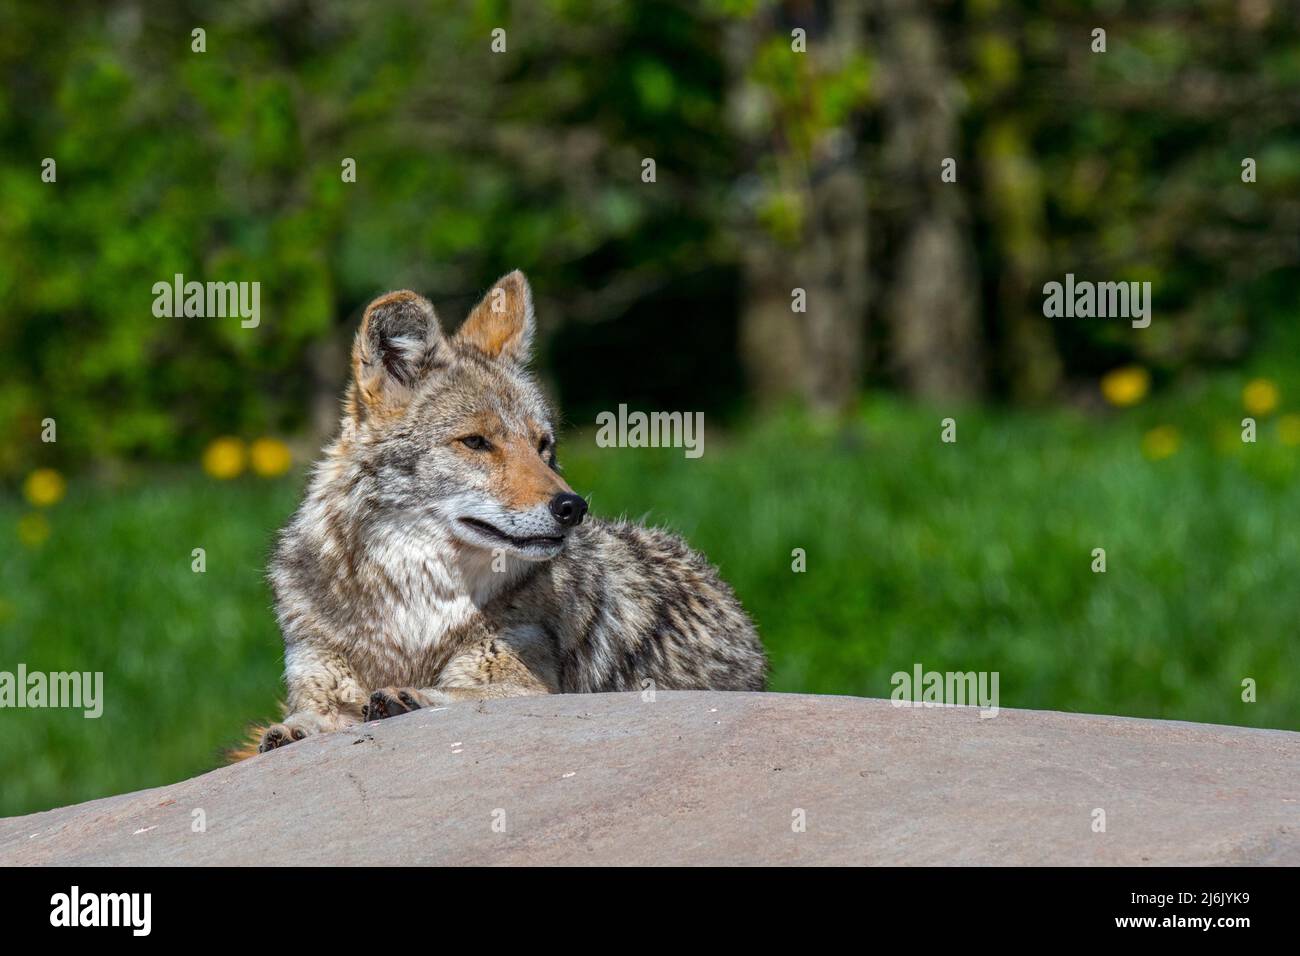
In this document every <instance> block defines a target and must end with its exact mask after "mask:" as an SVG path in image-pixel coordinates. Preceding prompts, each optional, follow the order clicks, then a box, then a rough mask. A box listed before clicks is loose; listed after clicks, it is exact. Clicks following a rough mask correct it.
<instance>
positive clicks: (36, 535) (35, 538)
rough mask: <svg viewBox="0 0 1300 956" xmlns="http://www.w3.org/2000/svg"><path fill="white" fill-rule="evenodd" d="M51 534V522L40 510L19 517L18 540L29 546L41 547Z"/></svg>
mask: <svg viewBox="0 0 1300 956" xmlns="http://www.w3.org/2000/svg"><path fill="white" fill-rule="evenodd" d="M49 536H50V523H49V522H48V521H46V520H45V515H43V514H41V513H40V512H39V511H33V512H32V513H31V514H25V515H23V516H22V517H21V518H19V519H18V540H19V541H21V542H22V543H23V544H24V545H25V546H26V547H28V548H39V547H40V546H41V545H42V544H44V543H45V539H46V538H48V537H49Z"/></svg>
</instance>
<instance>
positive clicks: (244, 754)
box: [221, 701, 284, 764]
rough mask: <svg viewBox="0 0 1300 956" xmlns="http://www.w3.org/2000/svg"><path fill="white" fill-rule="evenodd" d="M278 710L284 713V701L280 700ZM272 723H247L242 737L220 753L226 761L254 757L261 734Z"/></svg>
mask: <svg viewBox="0 0 1300 956" xmlns="http://www.w3.org/2000/svg"><path fill="white" fill-rule="evenodd" d="M279 710H280V713H282V714H283V713H284V701H280V705H279ZM272 723H274V721H269V722H267V723H264V724H249V725H248V729H247V730H246V731H245V732H244V739H243V740H242V741H241V742H240V743H237V744H235V745H234V746H233V747H227V748H226V749H225V750H223V751H222V752H221V755H222V756H223V757H225V759H226V763H228V764H231V763H239V761H241V760H247V759H248V758H249V757H256V756H257V755H258V753H259V752H260V751H259V750H258V748H259V747H261V745H262V734H264V733H266V730H267V728H268V727H270V726H271V724H272Z"/></svg>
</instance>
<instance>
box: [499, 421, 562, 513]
mask: <svg viewBox="0 0 1300 956" xmlns="http://www.w3.org/2000/svg"><path fill="white" fill-rule="evenodd" d="M493 454H494V456H495V461H494V462H493V469H492V471H493V475H492V477H493V481H494V484H495V486H496V487H497V488H499V489H500V494H499V497H500V499H501V503H502V504H503V505H505V506H506V507H507V508H514V509H516V510H519V511H527V510H528V509H529V508H533V507H535V506H537V505H540V504H545V503H546V502H548V501H550V500H551V499H552V498H554V497H555V496H556V495H558V494H563V493H565V492H571V491H573V489H572V488H570V487H569V486H568V484H567V483H566V482H565V480H564V479H563V478H561V477H560V476H559V475H558V474H556V473H555V472H554V471H553V470H552V469H551V467H550V466H549V465H547V463H546V462H545V461H543V460H542V456H541V455H540V454H538V451H537V448H536V447H534V446H533V444H532V443H531V442H530V441H529V440H528V439H526V438H510V439H507V440H506V441H505V442H504V443H503V444H502V445H501V446H500V447H499V448H498V449H497V451H495V452H493Z"/></svg>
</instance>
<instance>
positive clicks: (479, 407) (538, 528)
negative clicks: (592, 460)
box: [340, 272, 587, 561]
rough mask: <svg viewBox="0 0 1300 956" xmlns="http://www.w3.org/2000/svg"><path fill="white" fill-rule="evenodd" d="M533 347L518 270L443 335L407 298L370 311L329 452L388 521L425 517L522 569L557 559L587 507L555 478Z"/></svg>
mask: <svg viewBox="0 0 1300 956" xmlns="http://www.w3.org/2000/svg"><path fill="white" fill-rule="evenodd" d="M532 338H533V300H532V292H531V291H530V290H529V288H528V280H526V279H525V278H524V276H523V273H520V272H512V273H510V274H509V275H508V276H506V277H504V278H503V279H501V280H500V281H498V282H497V283H496V285H495V286H493V287H492V289H490V290H489V291H488V294H487V295H486V296H485V297H484V299H483V301H482V302H480V303H479V304H478V305H477V306H476V307H475V308H474V310H473V311H472V312H470V314H469V318H467V319H466V320H465V323H464V325H462V326H461V328H460V330H459V331H458V332H457V333H456V334H455V335H454V336H450V337H448V336H446V335H444V334H443V331H442V329H441V327H440V325H439V322H438V317H437V315H436V313H435V312H434V310H433V306H432V305H430V304H429V302H428V300H427V299H425V298H423V297H422V296H419V295H416V294H415V293H414V292H390V293H389V294H387V295H384V296H380V297H379V298H378V299H376V300H375V301H374V302H372V303H370V305H369V306H368V307H367V308H366V312H365V317H364V318H363V319H362V321H361V329H360V330H359V331H358V332H357V338H356V343H355V345H354V346H353V350H352V382H351V384H350V385H349V386H348V393H347V418H345V420H344V436H343V440H342V441H341V443H340V448H341V453H342V454H343V455H344V456H345V457H346V458H347V459H349V460H350V461H351V462H352V463H353V464H354V465H357V466H359V467H360V468H361V469H362V470H363V471H364V472H366V473H368V474H369V475H372V476H373V478H374V479H375V480H374V482H373V487H374V488H375V489H377V492H376V493H377V496H378V500H377V501H375V502H374V503H375V504H377V505H379V506H380V507H381V508H382V509H384V511H385V512H387V513H388V514H390V515H391V516H394V517H395V518H396V519H397V520H399V521H401V520H402V519H403V517H404V516H409V519H410V520H411V521H413V522H414V521H416V520H419V521H421V522H423V521H425V520H428V519H433V520H435V521H437V522H438V523H440V524H441V525H443V526H444V527H445V528H446V530H447V531H448V532H449V533H450V534H451V535H452V537H453V538H454V539H455V540H456V541H458V542H459V543H460V544H461V545H464V546H467V547H469V548H473V549H479V550H482V551H487V552H494V551H501V552H505V553H508V554H512V555H514V556H515V557H519V558H524V559H526V560H533V561H539V560H545V559H547V558H552V557H554V556H555V555H557V554H559V553H560V550H561V549H562V548H563V547H564V541H565V536H566V535H567V534H568V533H569V531H570V530H572V529H573V528H574V527H575V526H577V525H578V524H579V523H580V522H581V521H582V518H583V516H584V515H585V514H586V513H587V503H586V501H584V500H583V499H582V498H581V497H580V496H578V495H576V494H574V493H573V489H572V488H570V487H569V486H568V485H567V484H566V483H565V481H564V479H563V478H561V477H560V475H559V472H558V471H557V470H556V461H555V431H554V429H553V427H552V424H551V410H550V408H549V407H548V406H547V402H546V400H545V398H544V397H543V396H542V393H541V390H540V389H539V388H538V387H537V383H536V382H534V381H533V379H532V377H531V376H529V374H528V373H527V371H525V369H524V364H525V363H526V362H527V361H528V358H529V349H530V345H531V343H532Z"/></svg>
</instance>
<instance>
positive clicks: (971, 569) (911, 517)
mask: <svg viewBox="0 0 1300 956" xmlns="http://www.w3.org/2000/svg"><path fill="white" fill-rule="evenodd" d="M1233 388H1235V386H1232V387H1230V386H1228V385H1226V384H1225V385H1224V386H1223V387H1222V388H1220V389H1218V390H1217V391H1216V390H1214V389H1210V390H1207V391H1205V392H1203V393H1199V394H1197V395H1195V396H1192V397H1191V399H1190V400H1185V401H1183V402H1182V403H1180V405H1179V406H1178V412H1177V415H1176V416H1175V415H1174V413H1173V412H1172V411H1170V409H1171V408H1172V406H1168V407H1166V408H1162V407H1161V406H1159V405H1151V406H1144V407H1142V408H1140V409H1137V410H1135V411H1131V412H1127V413H1123V414H1118V415H1114V416H1110V417H1106V418H1100V419H1099V418H1084V417H1081V416H1077V415H1074V414H1070V413H1065V412H1052V413H1036V414H1020V413H1017V414H1011V413H1006V412H1000V411H975V410H971V411H966V412H956V413H952V412H949V411H944V412H940V411H931V410H924V409H917V408H914V407H908V406H903V405H898V404H894V403H891V402H887V401H884V400H872V401H870V402H869V403H868V404H867V405H866V407H865V409H864V411H863V413H862V414H861V415H860V416H859V417H858V418H857V419H855V421H854V422H853V423H852V424H851V425H850V426H847V427H844V428H837V429H834V430H827V429H823V428H819V427H817V426H814V425H812V424H809V423H808V422H806V421H805V420H803V419H800V418H798V417H796V416H789V417H783V418H778V419H775V420H771V421H768V422H765V423H763V424H761V425H755V426H749V427H744V428H741V429H739V430H737V431H736V432H735V433H732V434H730V435H726V436H724V435H721V434H718V433H716V432H715V431H710V432H709V433H708V435H707V438H708V441H707V444H706V446H705V455H704V457H703V458H701V459H698V460H687V459H686V458H685V457H684V456H683V455H682V453H681V452H680V451H673V450H653V449H651V450H600V449H597V448H595V446H594V443H593V441H592V435H591V434H590V433H586V434H579V435H571V436H569V438H568V441H567V443H566V448H565V450H564V452H565V459H566V465H567V474H568V477H569V480H570V482H571V483H572V484H573V485H574V487H575V488H577V489H578V490H579V491H582V492H584V493H588V494H590V495H592V497H593V507H594V510H595V512H596V513H598V514H602V515H606V516H612V515H616V514H619V513H626V514H628V515H629V516H632V517H636V518H644V519H645V520H648V521H650V522H653V523H656V524H663V525H667V526H669V527H672V528H675V529H676V530H678V531H680V532H682V533H683V534H685V535H686V536H687V537H688V538H689V540H690V541H691V542H692V543H693V544H694V545H695V546H696V547H697V548H699V549H701V550H703V551H704V552H706V553H707V554H708V555H709V556H710V558H711V559H712V560H713V561H714V562H715V563H716V564H718V565H719V566H720V567H721V569H722V571H723V574H724V575H725V576H726V577H727V579H728V580H729V581H731V582H732V583H733V585H734V586H735V588H736V590H737V591H738V592H739V594H740V596H741V598H742V599H743V600H744V602H745V604H746V606H747V607H748V608H749V610H750V612H751V614H752V615H753V616H754V618H755V620H757V622H758V624H759V628H760V631H761V633H762V636H763V639H764V642H765V644H766V645H767V648H768V650H769V652H770V655H771V658H772V662H773V681H772V683H773V689H775V690H781V691H807V692H814V693H837V694H860V695H866V696H873V697H887V696H889V694H890V691H891V689H892V688H891V684H890V675H891V674H892V673H893V672H895V671H899V670H905V671H910V670H911V669H912V666H913V664H914V663H915V662H920V663H922V664H923V665H924V666H925V667H926V668H927V669H934V670H941V671H942V670H962V671H965V670H990V671H998V672H1000V675H1001V678H1000V680H1001V684H1000V690H1001V705H1002V706H1003V707H1032V708H1049V709H1054V710H1074V711H1088V712H1094V713H1106V714H1124V715H1131V716H1140V717H1160V718H1174V719H1183V720H1200V721H1211V722H1220V723H1229V724H1240V725H1249V726H1262V727H1281V728H1288V729H1300V687H1297V674H1300V642H1297V637H1296V633H1297V627H1298V626H1300V587H1297V586H1296V580H1297V571H1298V570H1300V537H1298V536H1297V530H1296V529H1297V525H1298V522H1297V515H1300V485H1298V484H1297V481H1296V476H1297V467H1298V466H1300V448H1296V447H1287V446H1284V445H1282V444H1281V443H1280V442H1279V441H1278V438H1277V432H1276V428H1275V426H1274V425H1273V424H1272V423H1269V422H1264V423H1262V425H1261V432H1260V440H1259V443H1258V444H1256V445H1253V446H1243V445H1242V444H1241V443H1240V441H1238V440H1237V431H1236V430H1235V423H1236V422H1237V421H1239V420H1240V414H1239V413H1238V412H1237V411H1236V408H1237V406H1236V393H1235V391H1233ZM947 414H955V417H956V418H957V421H958V441H957V443H956V444H943V443H941V442H940V441H939V420H940V418H942V417H944V416H945V415H947ZM1162 414H1165V415H1167V416H1168V418H1169V420H1170V422H1171V423H1173V424H1175V425H1176V426H1178V427H1179V429H1180V434H1181V447H1180V449H1179V451H1178V452H1177V454H1175V455H1173V456H1172V457H1169V458H1166V459H1164V460H1160V461H1149V460H1147V459H1146V458H1145V457H1143V455H1142V453H1141V450H1140V443H1141V436H1142V434H1143V432H1144V431H1145V430H1146V429H1147V428H1148V427H1150V426H1151V425H1154V424H1160V423H1163V422H1164V421H1165V419H1164V418H1162V417H1161V415H1162ZM300 481H301V478H296V479H285V480H281V481H273V482H268V481H262V480H256V479H251V478H249V479H241V480H238V481H235V482H230V483H217V482H214V481H212V480H210V479H207V478H206V477H203V476H202V475H200V474H199V473H198V472H197V469H194V470H192V471H186V472H181V473H170V474H166V475H162V476H158V477H154V478H150V479H148V480H146V479H144V478H139V479H134V480H132V481H130V482H127V483H125V484H122V485H120V486H116V487H106V486H104V485H101V484H96V483H93V482H89V481H86V482H81V481H78V482H73V484H72V486H71V488H70V489H69V494H68V496H67V498H66V499H65V500H64V501H63V502H61V503H60V504H58V505H56V506H55V507H54V508H52V509H50V510H49V512H48V519H49V523H50V526H51V529H52V531H51V534H50V537H49V538H48V540H46V541H45V542H44V543H43V544H42V545H40V546H37V547H34V548H32V547H27V546H24V545H22V544H19V538H18V532H17V524H18V522H19V520H20V519H21V518H22V516H23V515H25V514H27V513H29V510H30V509H28V508H27V507H26V506H25V505H23V504H22V503H21V502H19V501H18V500H16V499H15V498H14V497H12V496H11V497H8V498H5V499H0V542H4V544H3V545H2V546H0V670H10V671H12V670H14V669H15V668H16V666H17V664H18V662H20V661H21V662H24V663H26V665H27V666H28V668H29V670H45V671H59V670H81V671H86V670H89V671H96V670H98V671H103V672H104V674H105V697H106V703H105V708H104V715H103V717H101V718H100V719H99V720H86V719H83V718H82V717H81V716H80V714H79V713H77V712H71V711H57V710H9V711H5V712H4V714H3V721H4V729H5V733H4V736H3V740H2V742H0V773H3V779H4V786H3V787H2V788H0V814H5V815H9V814H15V813H22V812H27V811H31V810H37V809H42V808H46V807H50V806H54V805H58V804H64V803H69V802H73V801H77V800H84V799H88V798H91V797H96V796H103V795H106V794H110V793H115V792H121V791H126V790H131V789H136V788H140V787H146V786H154V785H159V784H165V783H168V782H171V781H175V780H178V779H181V778H183V777H186V776H189V775H192V774H196V773H199V772H202V771H204V770H207V769H209V768H211V767H213V766H215V765H216V764H217V762H218V760H219V751H220V749H221V748H222V747H223V746H226V745H228V744H230V743H232V742H234V741H235V740H236V739H237V738H238V737H239V736H240V733H241V729H242V728H243V726H244V724H245V723H246V721H248V720H250V719H253V718H257V717H262V716H265V715H268V714H270V713H272V712H273V710H274V708H275V702H276V700H277V698H278V696H279V694H280V687H279V678H280V641H279V637H278V634H277V631H276V627H275V623H274V620H273V617H272V614H271V609H270V594H269V592H268V590H267V587H266V585H265V583H264V580H263V567H264V565H265V557H266V554H267V552H268V549H269V548H270V545H271V540H272V535H273V533H274V531H275V529H276V528H277V527H278V526H279V525H280V524H281V523H282V522H283V521H284V519H285V518H286V517H287V516H288V514H289V513H290V512H291V510H292V509H293V507H294V504H295V502H296V498H297V495H298V493H299V485H300ZM195 547H203V548H205V549H206V552H207V571H206V573H204V574H195V573H194V572H192V571H191V569H190V562H191V558H190V552H191V549H192V548H195ZM1096 547H1103V548H1105V549H1106V555H1107V564H1108V570H1107V573H1105V574H1094V573H1092V572H1091V570H1090V564H1091V561H1092V557H1091V551H1092V549H1093V548H1096ZM795 548H803V549H804V550H805V551H806V554H807V571H806V572H805V573H794V572H793V571H792V570H791V562H792V557H791V552H792V550H793V549H795ZM1246 677H1252V678H1254V679H1255V680H1256V681H1257V684H1258V702H1256V703H1243V702H1242V700H1241V686H1240V685H1241V681H1242V679H1243V678H1246Z"/></svg>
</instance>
